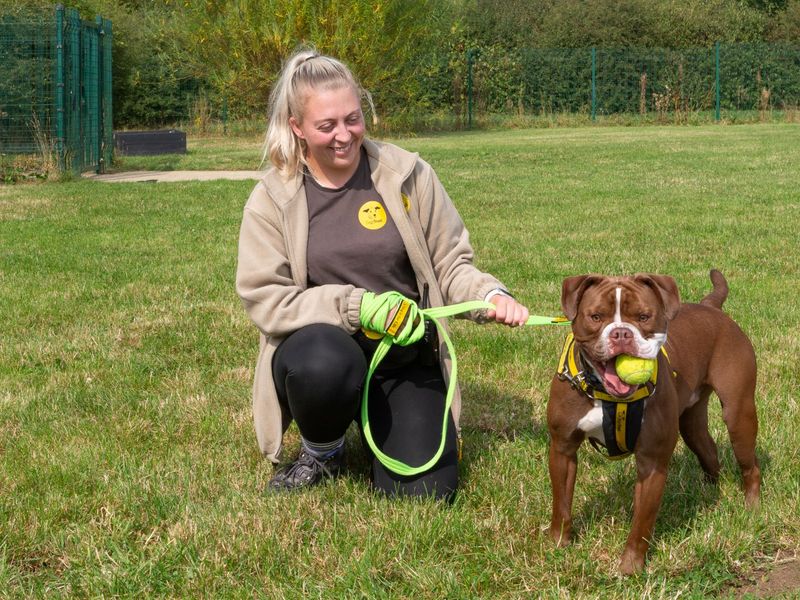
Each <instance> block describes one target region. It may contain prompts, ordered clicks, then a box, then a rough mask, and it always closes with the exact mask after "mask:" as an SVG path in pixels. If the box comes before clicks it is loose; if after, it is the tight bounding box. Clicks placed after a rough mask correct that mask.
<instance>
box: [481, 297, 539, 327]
mask: <svg viewBox="0 0 800 600" xmlns="http://www.w3.org/2000/svg"><path fill="white" fill-rule="evenodd" d="M489 302H491V303H492V304H494V310H492V309H489V310H488V311H487V313H486V316H487V317H488V318H489V320H490V321H491V320H494V321H496V322H497V323H502V324H503V325H508V326H509V327H517V326H518V325H524V324H525V322H526V321H527V320H528V316H529V313H528V309H527V307H525V306H524V305H522V304H520V303H519V302H517V301H516V300H514V298H512V297H511V296H506V295H505V294H495V295H494V296H491V297H490V298H489Z"/></svg>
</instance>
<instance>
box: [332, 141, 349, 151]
mask: <svg viewBox="0 0 800 600" xmlns="http://www.w3.org/2000/svg"><path fill="white" fill-rule="evenodd" d="M352 147H353V142H350V143H349V144H345V145H344V146H331V148H333V151H334V152H348V151H349V150H350V148H352Z"/></svg>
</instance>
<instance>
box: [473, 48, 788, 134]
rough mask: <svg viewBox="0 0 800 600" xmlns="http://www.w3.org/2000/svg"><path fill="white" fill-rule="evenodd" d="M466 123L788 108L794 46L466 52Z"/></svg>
mask: <svg viewBox="0 0 800 600" xmlns="http://www.w3.org/2000/svg"><path fill="white" fill-rule="evenodd" d="M466 61H467V73H468V81H469V85H468V89H467V106H468V107H469V108H468V110H469V111H470V112H469V115H468V122H471V120H472V113H471V110H472V107H473V106H474V107H475V110H476V111H477V112H497V113H508V112H510V111H516V112H520V113H525V114H552V113H585V114H589V115H591V117H592V118H593V119H594V118H596V117H597V116H598V115H613V114H621V113H626V114H642V115H644V114H648V113H649V114H655V113H658V114H671V115H673V114H686V113H689V112H698V111H713V113H714V116H715V118H716V119H717V120H719V119H720V118H721V116H723V114H724V113H725V112H726V111H748V110H755V111H765V110H773V109H778V110H787V109H794V110H796V109H797V108H798V107H800V45H796V44H794V45H793V44H765V43H763V44H716V45H714V46H712V47H710V48H683V49H664V48H524V49H518V50H515V51H512V52H505V51H497V50H495V49H485V50H481V49H471V50H469V51H468V52H467V55H466Z"/></svg>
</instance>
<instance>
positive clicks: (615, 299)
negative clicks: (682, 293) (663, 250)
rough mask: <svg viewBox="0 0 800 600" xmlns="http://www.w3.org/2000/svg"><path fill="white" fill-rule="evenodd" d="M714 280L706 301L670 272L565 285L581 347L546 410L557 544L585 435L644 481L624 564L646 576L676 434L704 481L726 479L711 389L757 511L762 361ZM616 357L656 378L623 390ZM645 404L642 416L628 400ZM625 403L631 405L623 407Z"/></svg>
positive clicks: (723, 285) (567, 521)
mask: <svg viewBox="0 0 800 600" xmlns="http://www.w3.org/2000/svg"><path fill="white" fill-rule="evenodd" d="M711 281H712V283H713V285H714V290H713V291H712V292H711V293H710V294H709V295H707V296H706V297H705V298H703V300H702V301H701V302H700V304H681V302H680V297H679V294H678V287H677V285H676V284H675V280H674V279H673V278H672V277H668V276H664V275H649V274H639V275H635V276H632V277H605V276H601V275H582V276H578V277H569V278H567V279H565V280H564V283H563V286H562V294H561V306H562V308H563V310H564V314H565V315H566V316H567V317H568V318H569V319H570V320H571V321H572V334H573V336H574V344H572V345H571V346H570V347H566V346H565V349H564V352H563V355H562V361H561V362H562V366H560V367H559V371H560V372H559V373H558V375H557V376H556V377H554V378H553V382H552V385H551V387H550V400H549V403H548V405H547V423H548V428H549V430H550V481H551V484H552V487H553V517H552V521H551V523H550V535H551V536H552V538H553V539H554V540H555V541H556V543H557V544H559V545H565V544H567V543H568V542H569V540H570V536H571V533H572V517H571V509H572V496H573V492H574V489H575V475H576V472H577V451H578V447H579V446H580V445H581V443H582V442H583V440H584V439H585V438H587V437H588V438H589V439H590V441H592V442H593V443H594V444H595V445H598V444H599V445H603V446H605V447H606V448H607V449H609V450H610V449H611V448H613V449H614V450H617V453H623V454H624V451H626V450H629V451H631V452H632V453H633V454H634V455H635V457H636V471H637V478H636V488H635V492H634V504H633V523H632V527H631V532H630V535H629V536H628V541H627V543H626V545H625V550H624V552H623V553H622V557H621V559H620V571H621V572H622V573H625V574H630V573H635V572H638V571H640V570H641V569H642V568H643V567H644V559H645V554H646V552H647V549H648V546H649V540H650V537H651V535H652V533H653V525H654V523H655V520H656V514H657V512H658V508H659V505H660V504H661V497H662V495H663V492H664V484H665V482H666V478H667V465H668V464H669V461H670V457H671V455H672V452H673V450H674V448H675V444H676V442H677V440H678V432H679V431H680V434H681V437H683V440H684V441H685V442H686V445H687V446H688V447H689V448H690V449H691V450H692V452H694V453H695V454H696V455H697V458H698V459H699V461H700V466H701V467H702V468H703V471H705V473H706V475H707V476H708V477H709V478H710V479H711V480H713V481H716V479H717V477H718V475H719V470H720V465H719V460H718V458H717V447H716V444H715V443H714V440H713V439H712V438H711V435H710V434H709V432H708V399H709V395H710V394H711V392H712V391H713V392H715V393H716V394H717V396H718V397H719V399H720V402H721V404H722V417H723V419H724V420H725V425H726V426H727V428H728V433H729V434H730V439H731V444H732V445H733V452H734V454H735V456H736V460H737V461H738V463H739V467H740V468H741V470H742V476H743V478H744V493H745V501H746V503H747V505H748V506H753V505H756V504H757V503H758V501H759V493H760V492H759V490H760V485H761V472H760V470H759V467H758V461H757V459H756V455H755V444H756V432H757V430H758V422H757V418H756V408H755V401H754V392H755V385H756V358H755V353H754V352H753V346H752V344H751V343H750V340H749V339H748V338H747V336H746V335H745V334H744V333H743V332H742V330H741V329H740V328H739V326H738V325H737V324H736V323H735V322H734V321H733V320H732V319H731V318H730V317H728V316H727V315H726V314H725V313H723V312H722V310H721V308H722V303H723V302H724V301H725V298H726V297H727V295H728V285H727V282H726V281H725V278H724V277H723V276H722V273H720V272H719V271H716V270H715V271H711ZM662 346H663V350H662ZM619 354H629V355H632V356H639V357H642V358H657V359H658V363H657V365H658V366H657V377H656V378H655V379H654V380H653V381H651V382H648V383H647V384H644V385H642V386H631V385H629V384H627V383H625V382H624V381H622V380H621V379H620V377H619V376H618V375H617V373H616V368H615V366H614V362H615V361H614V358H615V357H616V356H617V355H619ZM570 365H571V368H570ZM562 367H563V369H562ZM639 397H641V400H642V401H641V402H640V403H639V404H638V409H637V408H636V404H635V403H633V402H631V399H633V398H639ZM609 399H610V400H611V402H609V401H608V400H609ZM619 399H625V402H622V403H621V404H617V403H615V402H614V401H615V400H617V401H618V400H619ZM604 411H605V413H606V417H605V419H604V417H603V413H604ZM615 411H616V412H615ZM631 415H633V419H631ZM626 419H627V420H626ZM609 421H610V422H609ZM639 428H640V431H639V432H638V437H636V435H637V434H636V431H637V430H638V429H639ZM632 435H633V436H634V437H631V436H632Z"/></svg>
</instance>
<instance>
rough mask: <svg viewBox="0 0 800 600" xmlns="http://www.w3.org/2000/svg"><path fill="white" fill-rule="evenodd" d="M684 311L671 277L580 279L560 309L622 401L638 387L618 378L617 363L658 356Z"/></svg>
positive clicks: (567, 283)
mask: <svg viewBox="0 0 800 600" xmlns="http://www.w3.org/2000/svg"><path fill="white" fill-rule="evenodd" d="M679 307H680V295H679V293H678V286H677V285H676V283H675V280H674V279H673V278H672V277H669V276H666V275H651V274H647V273H643V274H637V275H633V276H631V277H606V276H603V275H579V276H576V277H568V278H567V279H565V280H564V283H563V285H562V288H561V308H562V309H563V311H564V314H565V315H566V316H567V318H569V319H570V320H571V321H572V332H573V334H574V336H575V342H576V344H577V345H578V346H579V348H580V350H581V353H582V355H583V356H584V358H586V359H587V360H588V361H589V362H590V363H591V366H592V368H593V369H594V371H595V374H596V375H597V377H598V378H599V379H600V380H601V381H602V382H603V385H604V387H605V388H606V391H607V392H608V393H610V394H612V395H614V396H618V397H626V396H628V395H629V394H630V393H631V391H632V387H633V386H631V385H630V384H627V383H625V382H623V381H622V380H621V379H620V378H619V376H618V375H617V372H616V368H615V366H614V359H615V358H616V357H617V356H618V355H620V354H629V355H631V356H638V357H641V358H656V357H657V356H658V352H659V350H660V349H661V346H662V345H663V344H664V342H666V340H667V323H668V322H669V321H670V319H672V318H673V317H674V316H675V314H676V313H677V312H678V308H679Z"/></svg>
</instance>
